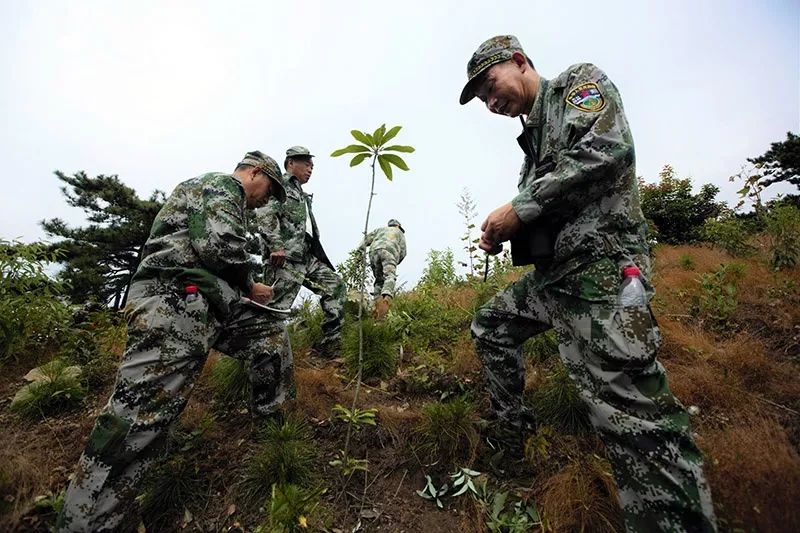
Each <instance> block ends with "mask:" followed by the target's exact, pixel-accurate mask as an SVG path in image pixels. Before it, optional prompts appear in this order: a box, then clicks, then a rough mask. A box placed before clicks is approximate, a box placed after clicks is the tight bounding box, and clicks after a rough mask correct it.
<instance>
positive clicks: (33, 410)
mask: <svg viewBox="0 0 800 533" xmlns="http://www.w3.org/2000/svg"><path fill="white" fill-rule="evenodd" d="M25 379H27V380H29V381H31V383H29V384H27V385H25V386H24V387H22V389H20V390H19V391H18V392H17V394H16V395H15V396H14V399H13V400H12V402H11V406H10V409H11V410H12V411H14V412H16V413H19V414H20V415H22V416H26V417H30V418H35V417H42V418H45V417H47V416H50V415H52V414H55V413H56V412H59V411H63V410H65V409H68V408H70V407H74V406H75V405H77V404H79V403H81V401H82V400H83V398H84V397H85V396H86V390H85V389H84V387H83V385H82V384H81V369H80V367H78V366H74V365H72V366H71V365H70V364H69V363H68V362H67V361H65V360H63V359H54V360H53V361H50V362H49V363H47V364H44V365H42V366H40V367H37V368H34V369H33V370H31V371H30V372H29V373H28V374H27V375H26V376H25Z"/></svg>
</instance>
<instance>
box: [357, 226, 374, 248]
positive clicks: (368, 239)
mask: <svg viewBox="0 0 800 533" xmlns="http://www.w3.org/2000/svg"><path fill="white" fill-rule="evenodd" d="M376 233H378V230H376V229H374V230H372V231H370V232H369V233H367V236H366V237H364V240H363V241H362V242H361V245H360V246H359V247H358V248H359V249H360V250H366V249H367V246H369V245H370V244H372V241H374V240H375V234H376Z"/></svg>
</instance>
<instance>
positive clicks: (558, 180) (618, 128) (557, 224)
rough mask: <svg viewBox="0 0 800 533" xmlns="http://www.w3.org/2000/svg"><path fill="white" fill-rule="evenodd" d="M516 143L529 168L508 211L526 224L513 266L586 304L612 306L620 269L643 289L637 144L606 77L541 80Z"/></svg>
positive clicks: (577, 69) (574, 70)
mask: <svg viewBox="0 0 800 533" xmlns="http://www.w3.org/2000/svg"><path fill="white" fill-rule="evenodd" d="M517 141H518V142H519V144H520V147H521V148H522V150H523V151H524V152H525V162H524V163H523V166H522V171H521V172H520V179H519V184H518V188H519V194H517V196H516V197H515V198H514V199H513V200H512V202H511V204H512V206H513V207H514V210H515V211H516V213H517V215H519V217H520V219H521V220H522V222H523V229H522V230H521V231H520V232H519V234H518V235H516V236H515V237H514V238H513V239H512V240H511V251H512V258H513V261H514V264H530V263H533V264H534V265H535V266H536V271H537V274H536V279H537V281H538V283H539V285H540V286H548V285H549V286H552V287H553V288H554V289H555V290H559V291H562V292H566V293H568V294H572V295H574V296H578V297H581V298H584V299H587V300H595V301H608V302H613V301H615V299H616V296H617V289H618V287H619V283H620V281H621V279H622V277H621V266H623V265H628V264H632V263H635V264H636V265H638V266H639V268H640V269H641V271H642V274H643V277H644V278H645V284H646V286H648V288H649V283H648V282H647V278H648V277H649V269H650V264H649V256H648V252H649V250H648V245H647V240H646V231H647V226H646V224H645V219H644V216H643V215H642V210H641V207H640V203H639V189H638V183H637V179H636V168H635V155H634V148H633V138H632V136H631V132H630V128H629V126H628V122H627V120H626V118H625V112H624V110H623V107H622V100H621V99H620V95H619V92H618V91H617V88H616V87H615V86H614V84H613V83H611V81H610V80H609V79H608V77H607V76H606V75H605V74H604V73H603V71H601V70H600V69H598V68H597V67H595V66H594V65H590V64H578V65H573V66H571V67H570V68H569V69H567V70H566V71H565V72H564V73H562V74H561V75H559V76H558V77H557V78H555V79H554V80H552V81H548V80H545V79H544V78H542V79H541V84H540V86H539V92H538V94H537V96H536V99H535V101H534V103H533V107H532V108H531V111H530V114H529V115H528V119H527V121H526V122H525V123H524V129H523V132H522V134H521V135H520V136H519V138H518V139H517Z"/></svg>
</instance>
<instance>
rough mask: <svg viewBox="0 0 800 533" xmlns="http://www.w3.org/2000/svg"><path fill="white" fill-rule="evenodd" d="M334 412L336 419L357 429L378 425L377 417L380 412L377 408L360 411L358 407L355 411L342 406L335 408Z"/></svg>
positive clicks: (338, 405)
mask: <svg viewBox="0 0 800 533" xmlns="http://www.w3.org/2000/svg"><path fill="white" fill-rule="evenodd" d="M333 412H334V416H335V417H336V418H338V419H339V420H342V421H344V422H345V423H347V424H350V425H352V426H355V427H356V428H360V427H361V426H364V425H368V426H374V425H376V423H375V415H376V414H378V410H377V409H375V408H370V409H359V408H358V407H355V408H353V409H348V408H347V407H345V406H343V405H340V404H336V405H334V406H333Z"/></svg>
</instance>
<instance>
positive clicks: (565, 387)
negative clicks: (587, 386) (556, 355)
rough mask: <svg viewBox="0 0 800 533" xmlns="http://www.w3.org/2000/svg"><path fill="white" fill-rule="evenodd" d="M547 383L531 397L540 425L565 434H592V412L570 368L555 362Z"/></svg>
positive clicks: (547, 374) (533, 392)
mask: <svg viewBox="0 0 800 533" xmlns="http://www.w3.org/2000/svg"><path fill="white" fill-rule="evenodd" d="M553 361H554V362H553V366H552V367H551V369H550V370H549V371H548V372H547V373H546V375H545V379H544V380H543V382H542V383H541V384H540V385H539V386H538V387H537V388H536V389H535V390H534V391H532V393H531V394H530V395H529V402H530V403H531V405H532V410H533V412H534V413H536V417H537V421H538V422H539V423H540V424H544V425H548V426H552V427H554V428H556V429H558V430H560V431H562V432H564V433H569V434H572V435H582V434H585V433H587V432H588V431H589V429H590V428H591V424H590V423H589V409H588V407H587V406H586V404H585V403H584V402H583V400H582V399H581V397H580V394H579V392H578V388H577V387H576V386H575V383H573V381H572V379H571V378H570V377H569V373H568V372H567V369H566V367H565V366H564V365H563V363H561V361H560V360H557V359H554V360H553Z"/></svg>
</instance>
